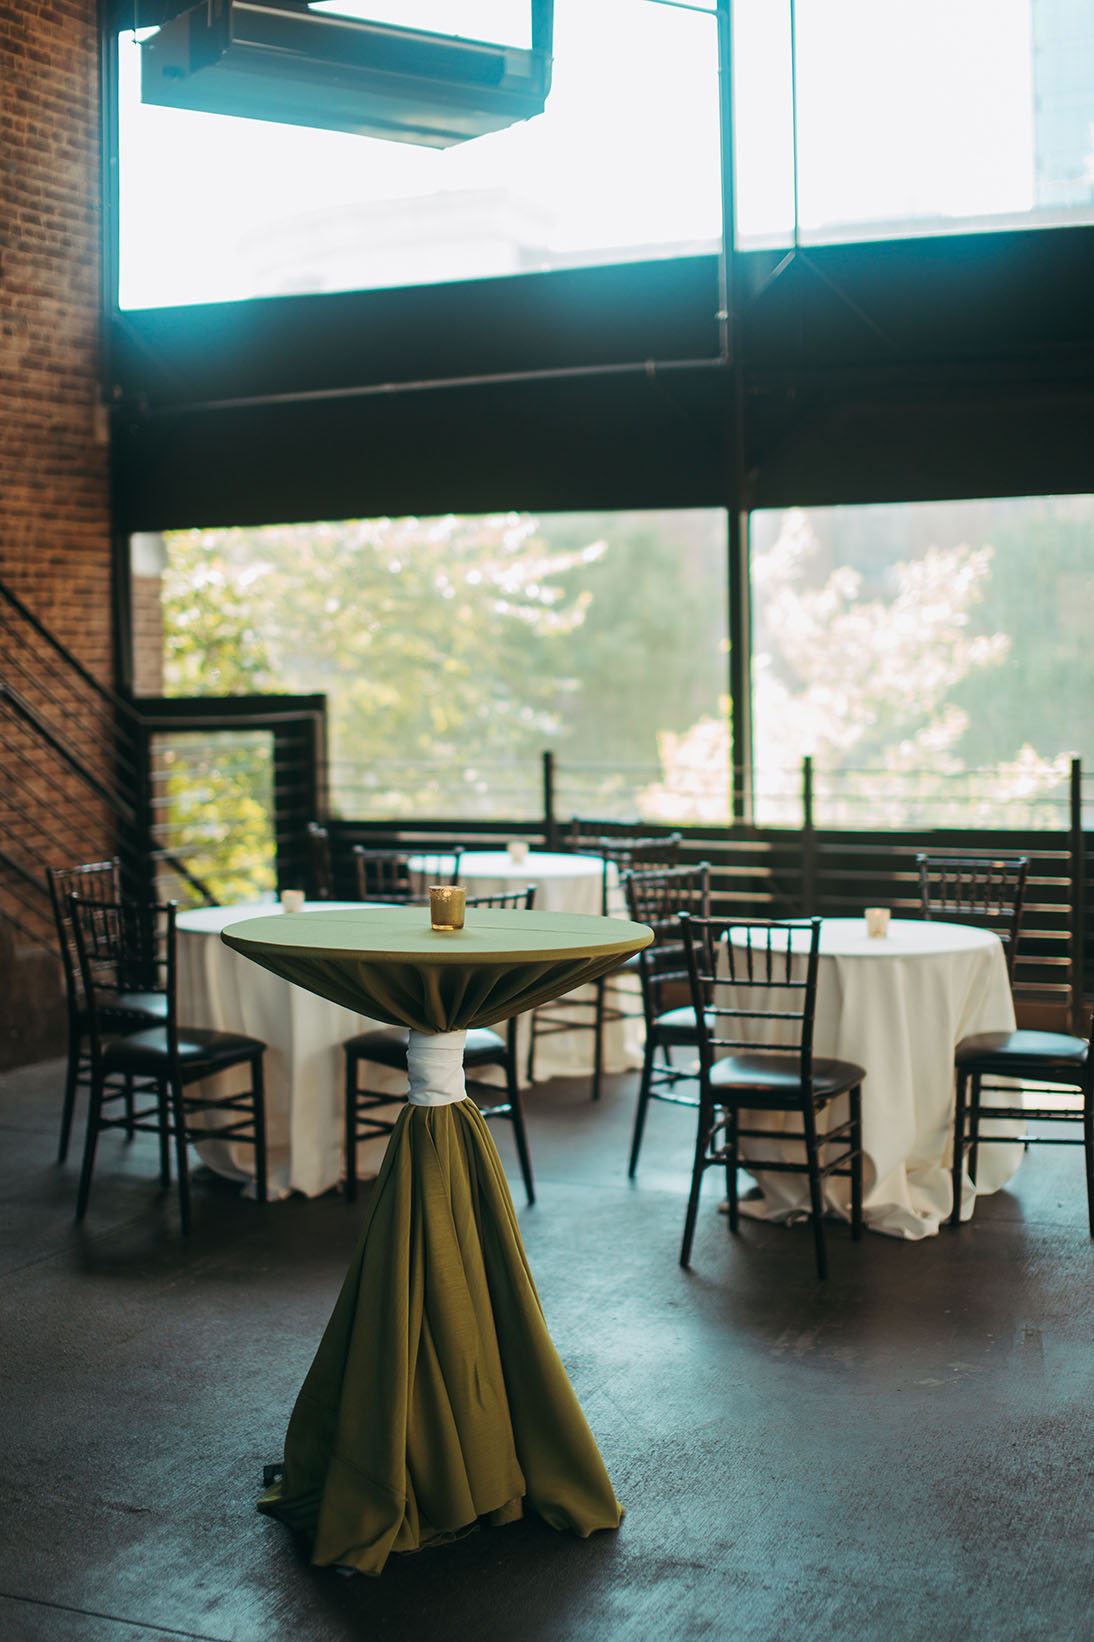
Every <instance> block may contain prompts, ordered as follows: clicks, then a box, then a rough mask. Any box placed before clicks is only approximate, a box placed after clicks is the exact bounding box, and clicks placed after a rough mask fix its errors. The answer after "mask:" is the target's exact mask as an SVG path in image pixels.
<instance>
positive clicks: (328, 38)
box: [141, 0, 554, 148]
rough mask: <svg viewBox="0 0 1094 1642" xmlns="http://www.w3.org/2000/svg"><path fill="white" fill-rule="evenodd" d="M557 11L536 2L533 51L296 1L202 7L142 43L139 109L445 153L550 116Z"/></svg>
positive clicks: (548, 2) (208, 2) (218, 0)
mask: <svg viewBox="0 0 1094 1642" xmlns="http://www.w3.org/2000/svg"><path fill="white" fill-rule="evenodd" d="M553 10H554V7H553V0H532V34H531V39H532V44H531V46H530V47H528V48H525V47H519V46H508V45H496V44H491V43H490V42H488V41H482V40H464V39H460V38H457V37H456V36H450V35H443V34H434V33H430V32H427V31H426V30H424V29H409V28H401V27H398V26H395V25H392V24H387V23H378V22H371V21H362V20H360V19H357V18H351V17H339V16H337V15H335V14H332V13H329V12H317V11H311V10H310V9H309V8H308V6H307V5H306V4H301V3H297V0H205V3H203V4H201V5H198V6H193V7H191V8H190V9H189V10H187V11H183V12H181V13H180V14H179V15H178V16H176V17H174V18H172V19H171V21H170V22H168V23H165V24H164V25H163V27H162V28H160V29H159V30H158V32H157V33H155V34H153V35H151V36H150V37H149V38H148V39H147V40H145V41H144V42H143V43H142V45H141V99H142V101H143V102H146V103H156V104H159V105H161V106H162V107H165V108H189V109H195V110H200V111H201V112H203V113H207V114H232V115H237V116H239V117H240V118H243V119H249V120H273V121H276V122H278V123H281V124H285V125H304V126H315V127H319V128H320V129H323V130H331V131H351V132H355V133H357V134H358V135H360V136H366V137H385V138H389V139H391V140H393V141H395V142H406V143H418V144H422V145H424V146H426V147H429V148H449V147H451V146H452V145H453V144H454V143H462V142H467V141H468V140H469V139H470V138H472V137H479V136H482V135H483V134H484V133H486V132H488V131H500V130H501V129H502V128H503V127H505V126H508V125H514V124H516V123H517V121H520V120H527V119H531V118H532V117H533V116H534V115H536V114H542V112H543V109H544V105H545V103H546V100H547V94H548V92H549V91H550V89H551V60H552V59H551V52H552V34H553Z"/></svg>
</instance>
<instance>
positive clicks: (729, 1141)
mask: <svg viewBox="0 0 1094 1642" xmlns="http://www.w3.org/2000/svg"><path fill="white" fill-rule="evenodd" d="M722 1118H723V1121H724V1122H725V1129H724V1131H723V1139H722V1150H723V1151H724V1152H725V1154H726V1224H727V1226H728V1228H729V1230H730V1231H731V1232H732V1233H734V1234H736V1233H737V1232H739V1231H740V1229H741V1194H740V1187H739V1185H738V1183H737V1166H738V1164H739V1163H740V1161H741V1149H740V1144H739V1142H738V1139H737V1130H738V1128H739V1127H740V1122H741V1114H740V1112H739V1111H738V1110H737V1108H736V1106H727V1107H724V1108H723V1110H722Z"/></svg>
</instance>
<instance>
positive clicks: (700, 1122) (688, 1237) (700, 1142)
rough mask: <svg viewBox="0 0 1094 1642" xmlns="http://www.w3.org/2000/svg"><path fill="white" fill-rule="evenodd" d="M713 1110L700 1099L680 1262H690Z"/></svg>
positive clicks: (683, 1264) (685, 1264) (684, 1263)
mask: <svg viewBox="0 0 1094 1642" xmlns="http://www.w3.org/2000/svg"><path fill="white" fill-rule="evenodd" d="M713 1115H714V1114H713V1112H712V1110H711V1109H710V1107H709V1105H708V1103H707V1101H706V1100H705V1099H703V1100H701V1101H700V1105H699V1110H698V1112H697V1113H696V1130H695V1161H694V1162H693V1164H692V1167H691V1191H690V1192H689V1193H688V1207H687V1213H686V1214H685V1216H684V1238H683V1242H682V1243H681V1244H680V1264H681V1265H682V1266H689V1265H690V1264H691V1244H692V1239H693V1238H694V1236H695V1216H696V1214H697V1213H698V1210H699V1192H700V1190H701V1189H702V1185H703V1174H704V1171H705V1169H706V1156H707V1137H708V1135H709V1134H710V1125H711V1119H712V1118H713Z"/></svg>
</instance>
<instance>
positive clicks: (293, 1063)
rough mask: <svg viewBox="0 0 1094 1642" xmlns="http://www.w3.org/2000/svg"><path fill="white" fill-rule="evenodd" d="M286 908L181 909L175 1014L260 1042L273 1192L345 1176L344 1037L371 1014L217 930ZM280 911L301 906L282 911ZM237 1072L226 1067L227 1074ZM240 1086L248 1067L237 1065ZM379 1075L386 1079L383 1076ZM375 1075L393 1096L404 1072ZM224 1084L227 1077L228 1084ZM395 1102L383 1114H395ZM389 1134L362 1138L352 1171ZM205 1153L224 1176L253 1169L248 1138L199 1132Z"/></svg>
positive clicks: (366, 1171) (314, 1186) (369, 1166)
mask: <svg viewBox="0 0 1094 1642" xmlns="http://www.w3.org/2000/svg"><path fill="white" fill-rule="evenodd" d="M360 904H361V903H360V902H357V901H346V902H342V901H317V902H315V903H305V911H307V910H309V908H310V910H312V911H315V910H318V909H320V908H324V909H327V910H329V909H331V908H334V907H356V908H359V907H360ZM264 915H269V916H271V917H277V916H282V917H283V916H286V914H284V913H282V910H281V908H280V907H279V906H278V905H277V904H276V903H271V904H262V903H252V904H250V905H244V906H233V907H197V908H195V909H193V910H191V911H189V912H180V913H179V915H178V921H177V928H178V966H179V974H178V993H179V1019H180V1020H182V1021H184V1022H185V1023H186V1024H187V1025H188V1026H201V1027H213V1028H215V1029H216V1030H217V1031H222V1032H246V1033H248V1034H249V1035H250V1036H251V1037H255V1038H261V1039H262V1041H263V1042H264V1043H265V1044H266V1046H267V1048H266V1058H265V1081H266V1137H267V1152H268V1189H269V1194H270V1196H271V1197H286V1196H288V1194H289V1193H290V1192H302V1193H303V1194H304V1196H305V1197H318V1196H320V1195H321V1193H323V1192H326V1191H329V1190H330V1189H331V1188H332V1187H335V1186H337V1185H338V1182H339V1180H340V1179H341V1177H342V1167H343V1153H342V1100H343V1087H344V1077H345V1073H344V1067H343V1055H342V1044H343V1042H344V1041H345V1039H346V1038H350V1037H353V1036H354V1035H355V1034H356V1033H358V1032H368V1031H371V1030H372V1029H373V1028H374V1027H375V1026H376V1024H377V1023H376V1022H375V1021H374V1020H372V1019H370V1018H369V1017H368V1016H366V1015H359V1014H357V1013H355V1012H354V1011H353V1010H352V1009H345V1008H343V1007H342V1006H341V1005H339V1004H335V1003H331V1002H330V1001H329V1000H328V999H326V998H321V997H317V996H316V995H315V993H313V992H307V991H305V990H304V989H303V988H302V987H299V986H294V985H292V983H291V982H290V981H288V980H285V979H283V978H282V977H281V976H278V975H273V974H271V973H270V972H269V971H268V970H263V969H259V968H258V967H257V965H255V964H253V963H250V962H249V961H248V960H247V959H246V958H242V957H240V955H239V953H238V952H233V950H232V949H231V947H228V946H225V944H224V942H223V941H222V940H221V938H220V936H221V932H222V931H223V930H225V929H228V928H230V927H231V925H232V924H235V923H240V922H242V921H243V920H245V919H252V918H255V917H258V916H264ZM287 916H293V917H295V916H298V915H297V914H289V915H287ZM240 1075H241V1074H240V1073H239V1072H224V1073H221V1074H220V1077H221V1078H223V1079H225V1080H227V1079H230V1078H233V1077H235V1078H239V1077H240ZM242 1076H243V1078H244V1083H241V1084H240V1087H241V1088H242V1087H244V1086H245V1077H246V1074H245V1071H244V1072H243V1074H242ZM384 1080H386V1081H384ZM375 1081H376V1084H377V1086H378V1087H380V1088H381V1090H382V1091H384V1092H386V1090H387V1088H388V1087H390V1089H391V1093H392V1095H393V1097H394V1096H399V1095H402V1094H404V1093H405V1091H406V1078H405V1077H402V1076H400V1075H399V1074H398V1073H395V1072H388V1071H387V1070H386V1069H384V1068H382V1067H377V1068H376V1080H375ZM229 1087H230V1085H229V1084H228V1083H227V1082H225V1084H224V1088H225V1089H226V1090H227V1089H228V1088H229ZM401 1104H402V1102H401V1100H400V1101H399V1102H398V1104H393V1105H392V1106H391V1108H390V1110H389V1109H388V1108H387V1107H383V1108H381V1109H380V1110H381V1112H382V1115H383V1116H385V1117H390V1118H392V1119H394V1118H395V1117H397V1116H398V1113H399V1109H400V1106H401ZM386 1146H387V1141H386V1138H384V1137H382V1138H379V1139H377V1140H374V1141H369V1142H367V1143H365V1144H362V1146H361V1150H360V1155H359V1161H358V1174H359V1175H360V1177H361V1178H362V1179H365V1178H368V1177H369V1176H371V1175H375V1174H376V1172H377V1170H378V1169H379V1167H380V1163H381V1161H382V1159H383V1155H384V1151H385V1149H386ZM197 1151H198V1154H199V1156H200V1157H201V1159H202V1161H203V1162H205V1163H207V1164H208V1165H209V1167H210V1168H211V1169H215V1170H216V1172H217V1173H218V1174H223V1175H227V1176H228V1177H229V1179H234V1180H241V1181H248V1180H251V1179H253V1177H254V1153H253V1148H251V1147H247V1146H237V1145H233V1144H232V1143H231V1142H228V1141H222V1140H207V1141H201V1142H200V1143H199V1145H198V1147H197Z"/></svg>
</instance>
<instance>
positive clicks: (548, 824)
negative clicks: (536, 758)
mask: <svg viewBox="0 0 1094 1642" xmlns="http://www.w3.org/2000/svg"><path fill="white" fill-rule="evenodd" d="M543 837H544V840H545V841H546V844H547V848H548V849H549V850H553V849H554V847H555V845H556V844H557V843H558V823H557V822H556V820H555V755H554V753H553V752H552V751H551V749H550V748H549V747H548V748H547V750H546V751H545V752H544V754H543Z"/></svg>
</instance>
